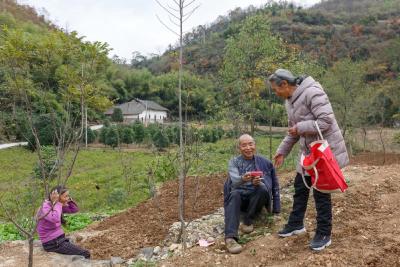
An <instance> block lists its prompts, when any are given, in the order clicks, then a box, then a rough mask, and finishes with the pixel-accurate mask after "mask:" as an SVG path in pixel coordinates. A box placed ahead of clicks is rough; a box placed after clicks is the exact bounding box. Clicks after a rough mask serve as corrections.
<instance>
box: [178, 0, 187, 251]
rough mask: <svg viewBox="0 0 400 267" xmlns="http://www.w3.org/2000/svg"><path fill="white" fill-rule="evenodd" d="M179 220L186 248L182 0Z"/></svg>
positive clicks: (181, 9) (181, 18) (180, 9)
mask: <svg viewBox="0 0 400 267" xmlns="http://www.w3.org/2000/svg"><path fill="white" fill-rule="evenodd" d="M179 12H180V16H179V18H180V21H179V26H180V27H179V85H178V97H179V199H178V200H179V220H180V222H181V241H182V245H183V249H184V250H185V249H186V233H185V232H186V231H185V170H184V168H185V166H184V164H185V162H184V160H185V159H184V146H183V118H182V75H183V0H179Z"/></svg>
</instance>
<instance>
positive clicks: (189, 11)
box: [155, 0, 200, 249]
mask: <svg viewBox="0 0 400 267" xmlns="http://www.w3.org/2000/svg"><path fill="white" fill-rule="evenodd" d="M155 1H156V2H157V4H158V5H159V6H160V7H161V8H162V9H163V10H164V11H165V12H166V13H167V15H168V19H169V22H170V23H168V24H167V23H166V22H164V21H163V20H162V19H160V18H159V17H158V16H157V18H158V20H159V21H160V23H161V24H162V25H164V26H165V27H166V28H167V29H168V30H169V31H170V32H172V33H173V34H175V35H176V36H177V37H178V38H179V82H178V99H179V201H178V202H179V220H180V222H181V233H182V241H183V242H182V244H183V249H185V248H186V233H185V191H184V190H185V189H184V188H185V178H186V173H185V146H184V139H183V118H182V76H183V35H184V30H183V25H184V23H185V22H186V21H187V20H188V19H189V18H190V17H191V16H192V15H193V13H194V12H195V11H196V10H197V9H198V8H199V7H200V5H198V4H197V3H196V2H197V1H196V0H172V2H171V3H170V4H168V3H167V4H163V3H161V2H160V1H159V0H155ZM170 25H171V26H170Z"/></svg>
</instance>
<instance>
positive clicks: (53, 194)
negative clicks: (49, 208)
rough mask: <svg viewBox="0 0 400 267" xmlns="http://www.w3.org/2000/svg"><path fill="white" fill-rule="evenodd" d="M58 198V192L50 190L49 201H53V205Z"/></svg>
mask: <svg viewBox="0 0 400 267" xmlns="http://www.w3.org/2000/svg"><path fill="white" fill-rule="evenodd" d="M59 198H60V195H59V194H58V192H57V190H54V191H53V192H51V194H50V200H51V203H53V205H54V204H56V203H57V202H58V200H59Z"/></svg>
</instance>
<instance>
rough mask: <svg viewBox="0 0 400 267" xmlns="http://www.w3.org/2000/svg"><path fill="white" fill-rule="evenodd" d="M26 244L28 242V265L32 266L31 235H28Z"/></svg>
mask: <svg viewBox="0 0 400 267" xmlns="http://www.w3.org/2000/svg"><path fill="white" fill-rule="evenodd" d="M28 244H29V256H28V267H33V235H31V236H30V237H29V239H28Z"/></svg>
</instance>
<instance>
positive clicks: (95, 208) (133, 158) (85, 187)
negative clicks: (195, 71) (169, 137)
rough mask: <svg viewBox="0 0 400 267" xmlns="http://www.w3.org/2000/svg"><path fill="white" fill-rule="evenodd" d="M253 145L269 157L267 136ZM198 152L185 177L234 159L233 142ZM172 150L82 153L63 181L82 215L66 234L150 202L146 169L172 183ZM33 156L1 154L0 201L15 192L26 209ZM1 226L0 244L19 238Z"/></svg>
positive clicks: (14, 151) (291, 161)
mask: <svg viewBox="0 0 400 267" xmlns="http://www.w3.org/2000/svg"><path fill="white" fill-rule="evenodd" d="M281 140H282V137H274V138H273V139H272V147H273V149H272V151H273V153H272V155H273V154H274V152H275V150H276V148H277V146H278V145H279V143H280V141H281ZM256 142H257V149H258V152H259V154H262V155H264V156H266V157H267V158H268V157H269V154H270V151H269V139H268V137H266V136H256ZM198 149H199V151H200V153H199V155H198V156H196V157H195V160H194V161H193V163H192V168H191V169H190V172H189V175H208V174H212V173H221V172H226V170H227V164H228V160H229V159H230V158H232V157H233V156H235V155H237V154H238V151H237V150H236V141H235V140H234V139H222V140H220V141H218V142H217V143H214V144H213V143H206V144H202V145H200V146H199V147H198ZM176 151H177V148H176V147H175V148H171V149H169V151H168V152H162V153H159V152H152V151H151V150H150V149H149V151H148V152H146V151H145V152H143V151H134V152H132V151H130V152H119V151H118V150H113V149H110V148H105V149H88V150H82V151H81V152H80V153H79V155H78V158H77V161H76V165H75V168H74V171H73V173H72V176H71V177H70V178H69V180H68V188H69V190H70V195H71V196H72V198H73V199H75V200H76V202H77V203H78V205H79V206H80V211H81V212H83V214H77V215H71V216H68V217H67V219H68V220H69V222H70V223H69V225H68V226H67V227H66V228H65V231H66V232H70V231H74V230H78V229H82V228H84V227H85V226H86V225H88V224H90V223H91V222H92V219H91V218H90V216H92V215H93V214H96V213H100V214H114V213H116V212H118V211H120V210H123V209H125V208H128V207H132V206H135V205H137V204H138V203H140V202H142V201H144V200H146V199H147V198H148V197H149V188H148V182H147V175H148V170H149V168H152V169H153V171H157V173H158V174H160V173H161V176H162V178H160V177H161V176H160V175H159V176H157V177H158V178H157V177H156V182H157V184H160V183H161V182H163V181H165V180H168V179H174V178H175V177H173V176H175V175H173V174H171V173H173V171H172V172H171V168H172V167H171V166H170V165H168V164H169V163H168V162H170V161H169V160H168V159H169V158H171V157H173V156H171V155H174V153H176ZM36 157H37V156H36V154H35V153H32V152H30V151H29V150H27V149H24V148H11V149H5V150H0V196H1V195H2V194H4V193H6V194H7V193H8V194H9V195H10V196H12V197H14V195H15V194H14V195H13V194H12V193H11V194H10V192H11V191H12V190H15V188H17V189H19V192H23V194H24V196H23V197H22V198H18V197H17V198H18V199H20V201H21V202H22V204H23V205H25V206H26V207H29V205H30V204H31V203H30V202H29V199H30V198H29V196H30V195H29V190H30V189H29V188H30V187H29V186H27V185H28V184H29V183H28V182H29V181H30V179H32V170H33V168H34V166H35V165H36V164H37V160H36ZM295 157H296V153H292V154H291V155H290V156H289V157H288V159H287V160H286V162H285V165H284V168H286V169H290V170H293V169H294V167H295ZM122 162H124V163H122ZM160 162H161V164H160ZM123 166H125V167H126V168H128V167H129V169H128V170H127V171H126V172H125V173H126V174H127V175H128V178H129V181H131V183H132V189H131V191H130V192H127V183H126V176H124V171H123ZM172 170H173V168H172ZM16 191H18V190H16ZM17 198H16V199H17ZM11 201H13V200H12V199H11ZM39 201H40V199H39ZM9 203H10V202H9ZM37 203H40V202H37ZM1 214H2V211H0V217H1ZM88 214H91V215H88ZM0 219H1V218H0ZM1 227H2V228H0V239H1V238H2V239H3V240H5V239H7V240H10V239H14V238H17V239H19V238H20V236H18V235H17V234H16V231H15V229H13V228H12V227H11V228H10V226H7V225H6V224H1Z"/></svg>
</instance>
